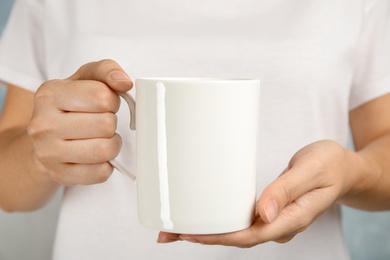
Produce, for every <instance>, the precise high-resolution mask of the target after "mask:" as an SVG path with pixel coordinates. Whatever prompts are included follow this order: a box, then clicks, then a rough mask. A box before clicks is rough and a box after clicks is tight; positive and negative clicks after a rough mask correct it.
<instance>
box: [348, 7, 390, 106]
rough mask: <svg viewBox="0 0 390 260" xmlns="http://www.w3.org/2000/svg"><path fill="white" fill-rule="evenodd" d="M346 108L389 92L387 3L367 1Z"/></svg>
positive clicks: (389, 56) (389, 58)
mask: <svg viewBox="0 0 390 260" xmlns="http://www.w3.org/2000/svg"><path fill="white" fill-rule="evenodd" d="M366 2H368V4H367V6H366V12H365V15H364V19H363V25H362V32H361V37H360V41H359V46H358V52H357V56H356V60H357V65H356V68H355V74H354V79H353V84H352V90H351V95H350V102H349V107H350V109H354V108H356V107H358V106H360V105H362V104H364V103H366V102H368V101H370V100H372V99H375V98H377V97H380V96H382V95H385V94H387V93H390V1H389V0H378V1H366Z"/></svg>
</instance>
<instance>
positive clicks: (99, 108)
mask: <svg viewBox="0 0 390 260" xmlns="http://www.w3.org/2000/svg"><path fill="white" fill-rule="evenodd" d="M35 104H36V107H35V110H36V111H46V110H47V107H53V106H54V107H55V108H57V109H58V110H60V111H72V112H94V113H98V112H113V113H115V112H117V111H118V109H119V105H120V99H119V96H118V95H117V94H116V93H115V92H114V91H113V90H112V89H110V88H109V87H107V86H106V85H105V84H104V83H102V82H99V81H92V80H83V81H70V80H64V81H63V80H52V81H48V82H45V83H44V84H42V86H41V87H40V88H39V89H38V90H37V92H36V94H35Z"/></svg>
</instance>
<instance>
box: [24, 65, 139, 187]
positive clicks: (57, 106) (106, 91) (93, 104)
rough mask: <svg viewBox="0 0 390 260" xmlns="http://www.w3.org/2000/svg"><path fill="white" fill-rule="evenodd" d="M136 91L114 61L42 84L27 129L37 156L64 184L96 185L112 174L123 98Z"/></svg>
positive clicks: (119, 143)
mask: <svg viewBox="0 0 390 260" xmlns="http://www.w3.org/2000/svg"><path fill="white" fill-rule="evenodd" d="M132 86H133V83H132V81H131V80H130V78H129V77H128V76H127V74H126V73H125V72H124V71H123V69H122V68H121V67H120V66H119V65H118V64H117V63H116V62H114V61H112V60H102V61H98V62H91V63H88V64H85V65H84V66H82V67H81V68H80V69H79V70H78V71H77V72H76V73H75V74H73V75H72V76H70V77H69V78H67V79H64V80H51V81H47V82H45V83H44V84H42V85H41V86H40V87H39V89H38V90H37V92H36V94H35V97H34V106H35V107H34V112H33V116H32V119H31V121H30V124H29V126H28V135H29V136H30V137H31V139H32V141H33V150H34V155H35V157H36V158H37V159H38V160H39V161H40V162H41V163H42V165H43V166H44V167H45V168H46V169H47V170H48V174H49V175H50V176H51V177H52V179H53V180H54V181H55V182H57V183H59V184H63V185H75V184H97V183H101V182H104V181H106V180H107V179H108V178H109V177H110V176H111V173H112V170H113V168H112V166H111V165H110V164H109V163H108V161H109V160H111V159H113V158H115V157H116V156H117V155H118V153H119V150H120V147H121V138H120V136H119V135H118V134H116V133H115V131H116V123H117V118H116V115H115V113H116V112H117V111H118V109H119V105H120V99H119V96H118V94H116V92H126V91H128V90H130V89H131V88H132Z"/></svg>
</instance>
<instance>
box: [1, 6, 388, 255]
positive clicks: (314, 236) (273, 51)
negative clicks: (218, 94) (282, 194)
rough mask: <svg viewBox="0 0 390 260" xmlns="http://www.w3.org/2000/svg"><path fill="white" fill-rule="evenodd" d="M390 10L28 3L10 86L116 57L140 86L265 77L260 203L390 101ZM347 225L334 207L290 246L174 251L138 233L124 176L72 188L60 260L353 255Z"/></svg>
mask: <svg viewBox="0 0 390 260" xmlns="http://www.w3.org/2000/svg"><path fill="white" fill-rule="evenodd" d="M389 11H390V1H388V0H326V1H324V0H303V1H294V0H293V1H292V0H256V1H255V0H197V1H189V0H166V1H159V0H142V1H136V0H127V1H125V0H101V1H95V0H62V1H61V0H19V1H16V3H15V7H14V10H13V13H12V15H11V18H10V22H9V25H8V27H7V28H6V30H5V32H4V35H3V36H4V37H3V39H2V42H1V45H0V78H1V79H2V80H4V81H6V82H10V83H13V84H16V85H19V86H21V87H24V88H26V89H28V90H31V91H35V90H36V89H37V87H39V85H40V84H41V83H42V82H43V81H45V80H48V79H53V78H65V77H68V76H69V75H71V74H73V73H74V72H75V71H76V69H77V68H79V67H80V66H81V65H82V64H84V63H86V62H90V61H94V60H99V59H103V58H110V59H114V60H116V61H118V62H119V64H120V65H121V66H122V67H123V68H124V69H125V70H126V71H127V73H128V74H129V75H130V76H131V77H132V78H133V79H135V78H138V77H143V76H201V77H230V78H231V77H233V78H236V77H239V78H260V79H261V81H262V95H261V105H260V109H261V118H260V133H259V135H260V142H259V156H258V191H259V193H260V192H261V190H262V189H263V188H264V187H265V186H266V185H267V184H269V183H270V182H271V181H273V180H274V179H275V178H277V176H278V175H279V174H280V173H281V171H282V170H283V169H284V168H285V167H286V165H287V163H288V161H289V159H290V158H291V156H292V155H293V154H294V153H295V152H296V151H297V150H299V149H300V148H302V147H303V146H305V145H307V144H309V143H311V142H314V141H317V140H321V139H333V140H336V141H338V142H339V143H341V144H346V143H347V136H348V112H349V110H350V109H353V108H355V107H357V106H359V105H361V104H363V103H364V102H367V101H369V100H372V99H374V98H376V97H379V96H381V95H383V94H385V93H388V92H389V91H390V77H389V75H390V62H389V57H390V31H389V30H390V21H389V15H390V12H389ZM238 91H239V90H238ZM119 118H120V123H119V126H118V132H119V133H120V134H121V136H122V138H123V139H124V149H123V151H122V153H121V154H120V156H119V159H120V160H122V161H123V162H125V163H126V164H127V165H128V166H129V168H132V170H133V171H134V170H135V169H134V142H133V138H134V133H131V132H130V130H128V111H127V108H123V109H121V110H120V112H119ZM340 225H341V223H340V212H339V208H338V206H333V207H331V208H330V209H329V210H327V211H326V212H325V213H324V214H323V215H322V216H321V217H320V218H319V219H317V220H316V221H315V223H313V224H312V225H311V226H310V227H309V228H308V229H307V230H306V231H304V232H303V233H301V234H299V235H297V236H296V237H295V238H294V239H293V240H292V241H290V242H289V243H286V244H277V243H273V242H270V243H266V244H263V245H258V246H256V247H253V248H251V249H244V250H243V249H238V248H232V247H222V246H202V245H197V244H191V243H186V242H177V243H173V244H163V245H161V244H157V243H156V242H155V240H156V237H157V232H156V231H154V230H150V229H148V228H145V227H143V226H141V225H140V224H139V223H138V219H137V206H136V187H135V185H133V183H131V181H129V180H128V179H127V177H125V176H123V175H121V174H119V173H118V172H115V173H114V174H113V175H112V177H111V178H110V179H109V180H108V181H107V182H106V183H103V184H99V185H93V186H75V187H69V188H67V189H66V191H65V194H64V199H63V203H62V208H61V212H60V218H59V223H58V230H57V237H56V241H55V248H54V259H56V260H63V259H64V260H69V259H72V260H77V259H83V260H84V259H95V260H99V259H102V260H103V259H104V260H106V259H116V260H120V259H169V260H171V259H186V260H191V259H202V260H207V259H210V260H211V259H212V260H215V259H223V260H227V259H278V260H280V259H289V260H293V259H299V260H302V259H326V260H328V259H348V258H349V257H348V254H347V250H346V247H345V245H344V241H343V235H342V231H341V227H340Z"/></svg>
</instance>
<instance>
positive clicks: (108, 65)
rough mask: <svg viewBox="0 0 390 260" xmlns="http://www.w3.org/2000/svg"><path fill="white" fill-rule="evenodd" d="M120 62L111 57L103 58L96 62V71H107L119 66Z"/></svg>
mask: <svg viewBox="0 0 390 260" xmlns="http://www.w3.org/2000/svg"><path fill="white" fill-rule="evenodd" d="M117 67H118V64H117V63H116V62H115V61H114V60H111V59H103V60H100V61H98V62H97V63H96V72H97V73H105V72H107V71H109V70H110V69H113V68H117Z"/></svg>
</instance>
